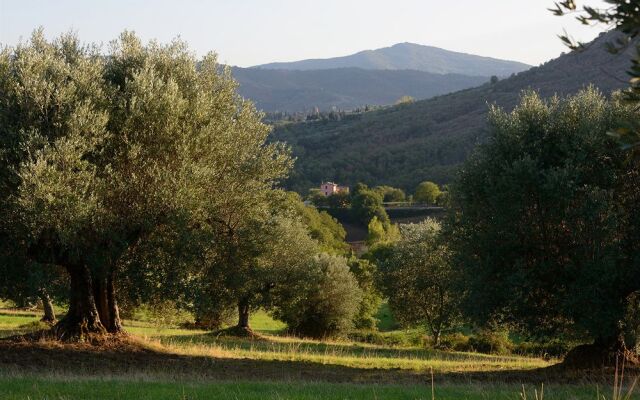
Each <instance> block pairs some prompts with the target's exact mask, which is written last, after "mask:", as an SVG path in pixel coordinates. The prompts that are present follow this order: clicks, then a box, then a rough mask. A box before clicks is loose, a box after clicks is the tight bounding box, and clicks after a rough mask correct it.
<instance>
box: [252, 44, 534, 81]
mask: <svg viewBox="0 0 640 400" xmlns="http://www.w3.org/2000/svg"><path fill="white" fill-rule="evenodd" d="M253 68H257V69H285V70H302V71H306V70H318V69H335V68H362V69H374V70H406V69H408V70H416V71H425V72H431V73H435V74H462V75H470V76H491V75H497V76H509V75H511V74H512V73H517V72H520V71H524V70H527V69H529V68H530V66H529V65H527V64H523V63H520V62H516V61H507V60H499V59H495V58H490V57H481V56H476V55H472V54H465V53H458V52H454V51H449V50H444V49H440V48H437V47H432V46H424V45H419V44H414V43H398V44H395V45H393V46H390V47H384V48H381V49H376V50H365V51H361V52H358V53H355V54H352V55H348V56H344V57H334V58H325V59H310V60H301V61H293V62H276V63H270V64H263V65H257V66H255V67H253Z"/></svg>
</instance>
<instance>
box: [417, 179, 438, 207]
mask: <svg viewBox="0 0 640 400" xmlns="http://www.w3.org/2000/svg"><path fill="white" fill-rule="evenodd" d="M441 193H442V192H441V191H440V187H439V186H438V185H436V184H435V183H433V182H429V181H425V182H422V183H420V184H419V185H418V187H417V188H416V193H415V194H414V195H413V201H415V202H416V203H423V204H435V203H436V201H437V200H438V197H440V195H441Z"/></svg>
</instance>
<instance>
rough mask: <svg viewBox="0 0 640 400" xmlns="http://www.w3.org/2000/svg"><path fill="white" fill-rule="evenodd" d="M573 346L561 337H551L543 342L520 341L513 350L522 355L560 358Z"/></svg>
mask: <svg viewBox="0 0 640 400" xmlns="http://www.w3.org/2000/svg"><path fill="white" fill-rule="evenodd" d="M573 346H574V343H570V342H567V341H564V340H561V339H551V340H549V341H545V342H522V343H519V344H517V345H516V346H515V347H514V349H513V352H514V353H516V354H520V355H523V356H535V357H543V358H562V357H564V356H565V355H566V354H567V353H568V352H569V350H571V349H572V348H573Z"/></svg>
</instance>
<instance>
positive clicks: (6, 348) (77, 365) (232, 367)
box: [0, 340, 611, 384]
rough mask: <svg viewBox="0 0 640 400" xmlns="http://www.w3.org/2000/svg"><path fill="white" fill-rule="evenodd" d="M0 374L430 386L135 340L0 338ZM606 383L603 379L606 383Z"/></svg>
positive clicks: (535, 375)
mask: <svg viewBox="0 0 640 400" xmlns="http://www.w3.org/2000/svg"><path fill="white" fill-rule="evenodd" d="M0 371H4V372H6V373H20V374H25V373H27V374H44V375H55V376H67V375H69V376H82V377H107V378H113V377H123V378H127V379H154V380H175V379H181V380H195V381H201V380H224V381H236V380H237V381H320V382H333V383H367V384H429V383H430V381H431V375H430V372H429V371H428V370H427V371H412V370H402V369H398V368H396V369H379V368H352V367H346V366H340V365H326V364H320V363H312V362H301V361H276V360H250V359H234V358H219V357H212V356H190V355H179V354H173V353H167V352H164V351H162V350H157V349H153V348H149V347H146V346H144V345H143V344H140V343H139V342H136V341H131V342H125V343H122V342H120V343H118V344H117V345H108V344H107V345H102V346H95V345H90V344H82V343H80V344H60V343H58V342H28V341H24V342H15V341H7V340H0ZM610 376H611V375H608V374H605V375H603V374H602V373H601V374H600V378H598V375H597V374H596V375H594V374H591V375H584V374H581V375H572V374H567V373H564V372H563V371H561V370H559V369H558V368H553V367H552V368H545V369H538V370H527V371H524V370H522V371H520V370H508V371H491V372H464V373H442V374H436V375H435V381H436V382H437V383H443V382H460V383H466V382H490V383H518V384H520V383H522V384H540V383H541V382H544V383H552V382H561V383H567V382H571V383H578V382H583V381H584V380H585V379H587V380H588V381H589V382H592V381H594V380H598V381H600V380H601V379H602V377H606V378H607V379H608V378H610ZM605 381H606V379H605Z"/></svg>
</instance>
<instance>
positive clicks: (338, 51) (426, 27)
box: [0, 0, 603, 66]
mask: <svg viewBox="0 0 640 400" xmlns="http://www.w3.org/2000/svg"><path fill="white" fill-rule="evenodd" d="M586 2H587V4H591V5H595V6H599V5H602V4H603V3H602V1H601V0H591V1H589V0H587V1H586ZM552 6H553V0H457V1H454V0H387V1H383V0H315V1H312V0H226V1H223V0H210V1H204V0H173V1H168V0H156V1H152V0H110V1H106V0H104V1H90V0H55V1H54V0H49V1H46V0H0V43H1V44H2V45H10V46H13V45H15V44H17V43H18V42H19V41H20V40H25V39H27V38H28V37H29V35H30V34H31V32H32V31H33V30H34V29H35V28H37V27H38V26H42V27H43V28H44V30H45V34H46V35H47V36H48V37H54V36H57V35H59V34H60V33H62V32H68V31H69V30H73V31H75V32H77V34H78V36H79V37H80V39H81V40H82V41H85V42H94V43H102V44H105V45H106V44H107V43H108V42H109V41H110V40H112V39H114V38H116V37H117V36H118V34H119V33H120V32H121V31H123V30H125V29H128V30H133V31H135V32H136V33H137V34H138V35H139V36H141V37H142V38H143V39H144V40H149V39H157V40H159V41H161V42H168V41H170V40H171V39H172V38H174V37H176V36H180V37H181V38H182V39H183V40H185V41H186V42H188V43H189V46H190V48H191V49H192V50H193V51H194V52H196V53H197V54H198V55H203V54H205V53H207V52H209V51H215V52H216V53H218V55H219V61H220V62H224V63H228V64H231V65H239V66H251V65H256V64H263V63H268V62H272V61H294V60H301V59H306V58H327V57H336V56H341V55H347V54H351V53H355V52H357V51H360V50H366V49H375V48H380V47H386V46H390V45H392V44H395V43H399V42H413V43H419V44H424V45H430V46H437V47H442V48H445V49H447V50H453V51H461V52H465V53H471V54H477V55H481V56H489V57H496V58H503V59H509V60H516V61H521V62H525V63H528V64H532V65H538V64H540V63H541V62H544V61H547V60H549V59H551V58H555V57H557V56H558V55H559V54H560V53H561V52H563V51H567V50H566V48H565V47H564V46H563V45H562V43H561V42H560V40H559V39H558V37H557V35H558V34H560V33H562V31H563V29H566V30H567V31H568V32H569V33H570V34H571V35H572V36H574V37H575V38H576V39H579V40H583V41H588V40H591V39H592V38H594V37H595V36H597V34H598V33H599V32H600V31H601V30H602V29H601V28H590V27H583V26H581V25H580V24H578V23H577V22H576V21H574V20H573V19H572V18H571V17H563V18H558V17H554V16H553V15H551V13H550V12H549V11H547V8H549V7H552Z"/></svg>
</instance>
